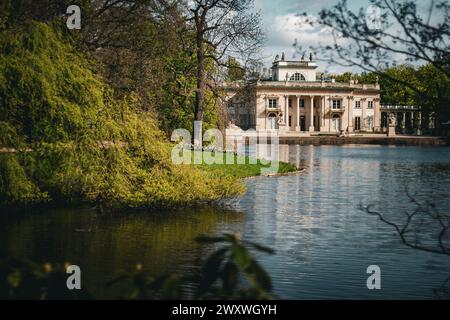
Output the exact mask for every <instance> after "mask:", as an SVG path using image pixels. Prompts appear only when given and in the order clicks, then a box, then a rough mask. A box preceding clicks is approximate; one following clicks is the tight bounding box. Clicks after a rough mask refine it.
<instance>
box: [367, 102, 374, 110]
mask: <svg viewBox="0 0 450 320" xmlns="http://www.w3.org/2000/svg"><path fill="white" fill-rule="evenodd" d="M367 109H373V101H368V102H367Z"/></svg>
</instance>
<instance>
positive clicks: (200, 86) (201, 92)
mask: <svg viewBox="0 0 450 320" xmlns="http://www.w3.org/2000/svg"><path fill="white" fill-rule="evenodd" d="M203 46H204V43H203V32H197V88H196V91H195V107H194V146H195V147H201V146H202V135H203V134H202V132H203V124H202V122H203V111H204V106H205V87H206V84H205V82H206V81H205V52H204V50H203Z"/></svg>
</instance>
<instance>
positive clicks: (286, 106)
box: [284, 95, 289, 128]
mask: <svg viewBox="0 0 450 320" xmlns="http://www.w3.org/2000/svg"><path fill="white" fill-rule="evenodd" d="M288 113H289V96H287V95H286V96H284V124H285V125H286V127H287V128H289V115H288Z"/></svg>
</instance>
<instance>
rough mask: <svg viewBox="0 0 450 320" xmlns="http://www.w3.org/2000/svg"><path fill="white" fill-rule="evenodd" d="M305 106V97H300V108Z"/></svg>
mask: <svg viewBox="0 0 450 320" xmlns="http://www.w3.org/2000/svg"><path fill="white" fill-rule="evenodd" d="M304 107H305V99H300V108H304Z"/></svg>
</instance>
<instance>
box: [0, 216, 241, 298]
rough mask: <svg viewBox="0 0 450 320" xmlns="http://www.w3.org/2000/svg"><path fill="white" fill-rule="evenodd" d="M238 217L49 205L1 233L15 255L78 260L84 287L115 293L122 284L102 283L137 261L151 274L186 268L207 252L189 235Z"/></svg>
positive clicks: (107, 294)
mask: <svg viewBox="0 0 450 320" xmlns="http://www.w3.org/2000/svg"><path fill="white" fill-rule="evenodd" d="M242 218H243V215H242V214H241V213H238V212H227V211H217V210H186V211H183V212H176V213H168V212H166V213H161V214H146V213H140V214H133V215H132V214H127V215H113V216H110V215H107V216H100V215H97V214H96V213H95V211H93V210H89V209H85V210H69V209H53V210H50V211H47V212H42V213H41V212H39V213H34V214H32V215H28V216H27V217H25V218H23V219H20V220H19V221H17V222H16V223H13V224H12V225H10V226H9V227H8V228H7V230H2V234H3V237H4V238H6V240H5V241H6V244H7V246H6V247H7V248H8V251H9V253H10V254H12V255H13V256H15V257H19V258H27V259H32V260H33V261H40V262H47V261H52V262H66V261H69V262H71V263H74V264H77V265H79V266H80V267H81V270H82V272H83V284H84V286H85V288H88V289H89V291H90V292H91V293H93V294H94V296H96V297H100V298H114V297H117V296H118V295H119V294H120V290H121V288H119V287H117V288H112V289H111V288H109V289H106V288H105V284H106V283H107V282H108V281H110V280H112V279H114V278H115V277H117V276H118V275H120V274H121V273H123V272H125V271H129V270H131V269H132V268H133V267H134V266H135V265H136V264H137V263H142V264H143V266H144V268H145V270H146V271H148V272H149V273H151V274H153V275H161V274H164V273H167V272H172V271H180V270H182V272H190V270H191V269H192V268H195V267H197V266H199V265H200V260H201V259H202V258H204V255H205V254H206V252H204V248H203V247H201V246H198V245H197V244H195V243H194V242H193V239H194V238H195V237H196V236H197V235H199V234H211V233H212V234H215V233H217V232H218V230H220V229H222V227H223V226H224V225H226V226H233V225H234V224H238V223H241V221H242ZM4 243H5V242H3V239H2V246H3V244H4ZM4 254H6V253H4Z"/></svg>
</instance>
